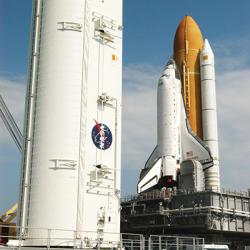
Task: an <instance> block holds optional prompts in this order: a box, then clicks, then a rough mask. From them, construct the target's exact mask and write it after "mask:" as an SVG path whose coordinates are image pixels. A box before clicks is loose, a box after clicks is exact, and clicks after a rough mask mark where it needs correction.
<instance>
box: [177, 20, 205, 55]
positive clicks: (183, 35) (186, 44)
mask: <svg viewBox="0 0 250 250" xmlns="http://www.w3.org/2000/svg"><path fill="white" fill-rule="evenodd" d="M202 45H203V38H202V34H201V31H200V28H199V26H198V24H197V23H196V22H195V21H194V19H193V18H192V17H191V16H185V17H184V18H183V19H182V20H181V22H180V24H179V26H178V28H177V30H176V33H175V38H174V54H176V53H178V52H179V51H183V50H184V51H185V52H186V53H187V52H188V50H192V49H195V50H200V49H202Z"/></svg>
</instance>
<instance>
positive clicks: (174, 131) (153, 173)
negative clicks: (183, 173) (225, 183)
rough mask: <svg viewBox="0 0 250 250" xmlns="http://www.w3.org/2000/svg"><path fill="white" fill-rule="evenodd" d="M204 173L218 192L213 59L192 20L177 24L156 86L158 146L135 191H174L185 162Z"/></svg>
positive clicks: (207, 183)
mask: <svg viewBox="0 0 250 250" xmlns="http://www.w3.org/2000/svg"><path fill="white" fill-rule="evenodd" d="M187 161H192V162H194V163H195V164H196V165H199V167H200V168H201V169H202V171H203V172H204V187H205V189H207V190H216V191H218V190H219V188H220V183H219V157H218V133H217V111H216V93H215V73H214V55H213V52H212V49H211V47H210V44H209V42H208V40H207V39H205V40H204V41H203V38H202V35H201V32H200V29H199V27H198V25H197V24H196V23H195V21H194V20H193V18H192V17H190V16H185V17H184V18H183V20H182V21H181V22H180V24H179V26H178V28H177V31H176V34H175V40H174V54H173V58H171V59H170V60H169V62H168V63H167V65H166V67H165V69H164V70H163V73H162V75H161V77H160V79H159V82H158V88H157V146H156V147H155V149H154V150H153V152H152V154H151V155H150V157H149V158H148V160H147V162H146V164H145V166H144V168H143V169H142V170H141V173H140V177H139V182H138V186H137V189H138V193H142V192H145V191H149V190H152V189H159V188H162V187H166V188H172V187H178V180H179V179H178V175H179V173H180V168H181V166H182V168H183V167H184V168H185V166H184V165H183V163H185V162H187Z"/></svg>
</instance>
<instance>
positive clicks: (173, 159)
mask: <svg viewBox="0 0 250 250" xmlns="http://www.w3.org/2000/svg"><path fill="white" fill-rule="evenodd" d="M175 71H176V68H175V63H174V61H173V60H170V62H169V63H168V65H167V66H166V68H165V70H164V71H163V74H162V76H161V78H160V79H159V83H158V89H157V143H158V152H159V155H161V157H162V172H163V176H171V177H172V178H173V180H176V171H177V167H178V164H179V161H180V146H179V143H180V132H179V128H180V115H179V113H180V96H181V86H180V80H179V79H177V78H176V72H175Z"/></svg>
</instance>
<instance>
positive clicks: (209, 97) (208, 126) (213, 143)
mask: <svg viewBox="0 0 250 250" xmlns="http://www.w3.org/2000/svg"><path fill="white" fill-rule="evenodd" d="M200 71H201V94H202V98H201V99H202V124H203V140H204V142H205V143H206V144H207V145H208V147H209V148H210V151H211V155H212V158H213V161H214V165H213V166H212V167H210V168H208V169H207V170H206V171H205V187H206V189H208V190H209V189H212V190H215V191H219V190H220V174H219V150H218V129H217V110H216V90H215V69H214V54H213V51H212V49H211V47H210V44H209V42H208V40H207V39H205V41H204V45H203V48H202V50H201V53H200Z"/></svg>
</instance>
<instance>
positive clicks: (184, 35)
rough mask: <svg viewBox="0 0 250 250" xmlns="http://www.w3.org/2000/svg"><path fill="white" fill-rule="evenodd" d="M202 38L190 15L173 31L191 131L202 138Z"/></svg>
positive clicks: (176, 58)
mask: <svg viewBox="0 0 250 250" xmlns="http://www.w3.org/2000/svg"><path fill="white" fill-rule="evenodd" d="M202 46H203V38H202V34H201V31H200V28H199V26H198V25H197V23H196V22H195V21H194V19H193V18H192V17H191V16H185V17H184V18H183V19H182V20H181V22H180V24H179V26H178V28H177V30H176V33H175V38H174V60H175V62H176V64H177V66H178V68H179V70H180V73H181V79H182V92H183V98H184V103H185V108H186V112H187V117H188V119H189V123H190V126H191V128H192V131H193V132H194V133H195V134H196V135H198V136H199V137H200V138H201V139H202V137H203V136H202V113H201V81H200V60H199V53H200V50H201V49H202Z"/></svg>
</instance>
